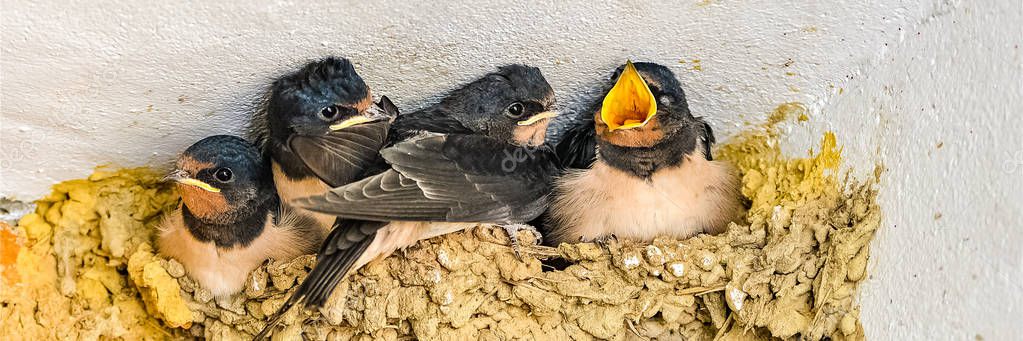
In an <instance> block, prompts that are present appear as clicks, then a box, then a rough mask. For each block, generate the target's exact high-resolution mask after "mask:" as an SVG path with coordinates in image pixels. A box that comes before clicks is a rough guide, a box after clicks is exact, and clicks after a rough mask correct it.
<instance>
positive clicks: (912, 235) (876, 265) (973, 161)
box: [823, 1, 1023, 340]
mask: <svg viewBox="0 0 1023 341" xmlns="http://www.w3.org/2000/svg"><path fill="white" fill-rule="evenodd" d="M906 28H908V30H907V29H906ZM906 28H904V29H903V31H901V32H899V37H900V38H899V40H898V42H897V43H896V44H895V45H893V46H892V48H891V50H890V51H889V52H886V53H884V54H883V57H882V58H881V59H880V60H879V62H878V63H877V64H875V65H873V66H871V67H870V68H868V69H865V70H863V72H862V74H861V75H859V76H858V77H857V78H856V79H855V80H853V81H850V82H849V84H848V86H847V87H846V92H845V95H841V96H836V97H834V98H832V99H831V100H830V101H829V103H828V104H827V105H826V106H825V108H824V116H825V120H823V121H826V122H830V125H831V126H832V128H833V129H836V130H837V131H839V132H840V133H841V132H848V133H846V134H842V135H845V136H846V137H847V138H848V140H847V141H846V143H847V146H846V149H845V151H846V153H847V155H849V156H851V157H852V158H870V157H873V158H876V159H878V160H880V161H881V162H883V163H884V164H885V166H886V167H887V173H885V175H884V176H883V178H882V183H881V197H880V201H881V205H882V207H883V213H884V215H885V219H884V222H883V224H884V225H883V226H882V228H881V230H880V232H879V233H878V235H877V239H876V240H875V241H874V243H873V247H874V248H873V250H874V252H873V255H872V256H873V257H872V259H871V266H870V269H869V272H868V273H869V274H870V278H871V279H870V280H869V281H868V282H867V284H866V285H865V286H864V287H863V289H862V294H861V296H860V298H861V299H860V301H861V303H862V306H863V313H862V318H863V323H864V326H865V327H866V329H867V331H868V336H874V338H875V339H889V340H909V339H918V340H1019V339H1021V338H1023V50H1021V46H1020V45H1023V2H1020V1H1000V2H998V3H995V1H962V2H961V3H960V2H947V3H943V4H941V5H939V6H938V7H937V8H936V9H935V11H933V12H932V13H931V15H928V16H926V17H924V18H921V19H919V21H918V23H917V24H916V25H910V26H907V27H906ZM851 147H853V148H851ZM860 148H862V149H860ZM882 336H883V337H882Z"/></svg>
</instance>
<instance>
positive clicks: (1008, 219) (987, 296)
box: [0, 0, 1023, 339]
mask: <svg viewBox="0 0 1023 341" xmlns="http://www.w3.org/2000/svg"><path fill="white" fill-rule="evenodd" d="M0 18H2V20H0V35H2V43H0V197H9V198H14V199H21V200H32V199H34V198H38V197H40V196H42V195H45V194H46V193H48V188H49V186H50V185H51V184H53V183H55V182H58V181H61V180H66V179H71V178H80V177H83V176H86V175H88V174H89V173H90V172H91V169H92V168H93V167H94V166H95V165H97V164H113V165H117V166H137V165H151V166H157V167H160V166H165V165H167V163H168V162H169V161H170V160H171V159H172V158H173V157H174V155H175V154H176V153H177V152H179V151H180V150H182V149H183V148H185V147H186V146H188V145H189V144H191V143H192V142H194V141H195V140H197V139H199V138H201V137H203V136H206V135H210V134H218V133H239V132H241V129H242V127H243V125H244V124H243V123H244V120H245V119H246V117H247V116H248V114H249V113H250V111H251V109H252V105H251V104H252V103H253V102H254V101H255V98H257V97H258V96H259V95H260V94H261V93H262V92H263V90H264V87H265V85H266V84H267V83H269V81H270V80H271V79H272V78H273V77H275V76H277V75H279V74H281V73H284V72H287V71H288V70H291V69H292V68H295V67H297V66H298V65H300V64H301V63H303V62H305V61H307V60H310V59H313V58H318V57H321V56H324V55H327V54H335V55H341V56H347V57H349V58H352V59H353V61H354V62H355V63H356V67H357V69H358V70H359V72H360V73H361V74H362V75H363V77H364V78H365V79H366V81H367V82H368V83H369V84H370V85H371V86H372V87H373V89H374V92H375V93H376V94H378V95H380V94H386V95H388V96H389V97H391V98H392V99H394V100H395V102H396V103H397V104H398V106H399V107H400V108H402V109H403V110H413V109H415V108H419V107H422V106H425V105H428V104H430V103H432V102H433V101H434V100H436V98H437V96H438V95H440V94H442V93H443V92H444V91H446V90H448V89H451V88H452V87H454V86H456V85H457V84H459V83H462V82H466V81H468V80H470V79H472V78H474V77H476V76H478V75H479V74H482V73H484V72H487V71H490V70H493V69H494V68H495V67H496V66H498V65H501V64H505V63H512V62H519V63H528V64H532V65H535V66H538V67H540V68H541V69H542V70H543V71H544V74H545V75H546V76H547V78H548V79H549V80H550V82H551V84H552V85H553V86H554V88H555V90H556V92H557V96H558V100H559V101H560V103H561V106H562V108H563V109H564V110H565V111H571V110H572V109H573V108H574V107H576V106H577V105H578V104H579V102H580V101H582V100H585V99H586V98H588V97H590V96H591V95H592V90H593V88H594V86H593V85H594V84H596V82H598V81H600V80H602V79H604V78H606V77H607V76H608V74H609V73H610V72H611V70H612V69H613V68H614V67H615V66H616V65H618V64H620V63H622V62H623V61H624V60H625V59H626V58H632V59H633V60H646V61H656V62H659V63H662V64H665V65H670V66H672V67H673V69H674V70H675V72H676V74H677V75H678V76H679V78H680V79H681V80H682V81H683V84H684V86H685V88H686V91H687V95H688V97H689V101H690V106H691V107H692V109H693V112H694V113H695V114H696V115H702V116H706V117H707V118H708V119H709V120H710V122H711V124H712V125H713V126H714V128H715V130H716V131H717V133H718V135H719V139H721V140H724V139H727V137H728V136H729V135H731V134H732V133H734V132H735V131H737V130H738V129H740V128H741V127H743V126H744V124H745V123H746V122H758V121H761V120H762V119H763V118H764V117H765V116H766V113H768V112H769V111H771V109H773V108H774V107H775V106H777V105H778V104H779V103H783V102H790V101H798V102H803V103H806V104H807V105H808V107H809V108H810V109H811V115H810V117H811V119H810V121H809V122H805V123H801V124H793V125H791V126H789V127H788V129H789V132H790V134H789V138H788V141H787V144H786V145H785V146H784V147H785V148H786V149H787V150H790V151H792V152H793V153H796V152H799V153H802V152H805V150H806V148H807V147H809V146H811V145H813V144H814V143H816V142H817V141H818V139H819V137H820V134H821V133H822V132H823V131H826V130H833V131H836V133H837V134H838V136H839V139H840V141H839V142H840V143H841V144H843V145H844V146H845V149H844V152H845V156H846V160H847V163H846V166H848V168H850V169H852V170H853V171H854V173H855V174H857V175H860V176H863V175H864V174H867V173H868V172H869V171H870V170H872V169H873V167H874V165H875V164H877V163H879V162H880V163H883V164H884V165H885V167H886V169H887V171H886V172H885V173H884V176H883V179H882V185H881V188H882V193H881V201H882V205H883V207H884V212H885V215H886V216H885V226H884V227H883V228H882V230H881V231H880V232H879V235H878V237H877V240H876V241H875V243H874V249H873V257H872V265H871V269H872V276H871V279H870V280H869V281H868V282H867V284H866V285H865V288H864V290H863V292H862V295H861V299H862V303H863V306H864V308H863V310H864V312H863V322H864V325H865V327H866V328H867V334H868V336H870V337H872V338H880V339H906V338H914V339H915V338H920V339H964V338H973V337H975V336H978V335H979V336H982V337H984V338H987V339H1009V338H1013V336H1018V335H1021V334H1023V330H1021V328H1023V327H1019V326H1018V325H1019V324H1018V323H1016V322H1017V320H1018V316H1020V310H1021V309H1023V302H1021V301H1023V298H1021V297H1023V294H1020V292H1021V289H1023V288H1021V283H1023V273H1021V272H1023V270H1021V269H1023V266H1021V265H1023V264H1021V263H1023V253H1021V252H1020V251H1019V250H1020V249H1019V248H1018V245H1021V244H1023V235H1021V234H1023V214H1021V213H1020V212H1023V207H1021V205H1023V204H1021V202H1023V200H1021V199H1023V195H1021V192H1023V183H1021V180H1020V179H1021V178H1023V140H1021V137H1020V134H1019V131H1020V128H1023V122H1021V117H1023V116H1021V113H1023V99H1021V96H1023V94H1021V92H1023V90H1021V89H1023V76H1021V73H1023V62H1021V57H1020V50H1019V44H1020V43H1021V42H1023V31H1021V26H1020V25H1019V23H1020V22H1023V5H1020V4H1019V3H1018V2H1014V1H1000V2H998V3H996V2H995V1H983V2H963V1H956V0H944V1H941V0H927V1H847V2H845V3H843V4H836V3H833V2H824V1H812V2H797V3H782V2H778V1H746V2H735V1H724V0H721V1H718V0H710V1H707V0H703V1H695V0H694V1H673V2H667V1H666V2H652V1H627V2H591V1H582V0H570V1H560V2H556V3H548V2H539V1H537V2H532V1H513V2H509V3H503V2H497V1H485V2H483V3H465V2H459V1H438V2H433V3H432V4H418V5H416V4H411V3H408V2H401V1H378V2H356V1H338V2H333V3H326V2H323V3H307V2H301V1H286V0H285V1H254V2H253V1H238V0H229V1H221V2H216V3H211V2H193V3H188V4H171V3H142V2H137V1H126V0H111V1H103V2H98V3H97V2H88V3H86V2H52V1H44V2H37V1H27V0H11V1H5V2H4V4H3V5H2V8H0ZM939 146H940V147H939Z"/></svg>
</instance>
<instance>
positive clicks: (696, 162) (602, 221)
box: [548, 62, 743, 245]
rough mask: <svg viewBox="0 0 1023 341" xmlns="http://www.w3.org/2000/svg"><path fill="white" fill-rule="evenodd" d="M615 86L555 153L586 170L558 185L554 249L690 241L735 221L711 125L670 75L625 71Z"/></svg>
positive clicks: (726, 169)
mask: <svg viewBox="0 0 1023 341" xmlns="http://www.w3.org/2000/svg"><path fill="white" fill-rule="evenodd" d="M612 79H617V81H616V82H615V83H614V85H613V87H611V88H610V90H609V91H607V92H605V93H606V95H605V96H604V97H603V100H602V101H600V102H598V103H597V104H595V105H594V106H593V107H592V110H591V111H589V112H590V113H592V115H593V120H592V121H589V120H586V122H585V123H582V124H580V125H578V126H576V127H575V128H573V129H572V130H570V131H569V132H567V133H566V134H565V137H566V139H564V140H562V141H561V142H559V144H558V147H557V149H558V151H559V156H563V160H565V162H568V163H569V164H568V165H567V166H570V167H572V166H574V167H582V168H583V169H578V170H571V171H568V172H566V174H565V175H564V176H562V177H560V178H559V179H558V180H557V181H556V185H555V194H554V200H553V202H552V203H551V209H550V211H549V215H550V216H549V223H550V226H549V227H548V228H549V229H550V231H549V236H548V238H549V240H551V241H553V242H554V243H555V245H556V243H559V242H577V241H580V240H581V241H592V240H599V239H603V238H606V237H610V236H615V237H624V238H627V239H634V240H640V241H649V240H652V239H654V237H656V236H662V235H665V236H671V237H675V238H688V237H691V236H693V235H695V234H697V233H700V232H706V233H712V234H713V233H719V232H721V231H723V230H724V228H725V227H726V225H727V224H728V222H730V221H733V220H735V219H738V218H739V217H740V216H741V214H742V211H743V208H742V204H741V203H740V193H739V187H738V186H739V180H738V177H737V174H736V173H735V172H734V170H733V169H732V168H731V167H730V166H729V165H727V164H725V163H722V162H717V161H713V159H712V157H711V153H710V147H711V145H712V144H713V143H714V134H713V132H712V131H711V128H710V125H708V124H707V122H705V121H704V120H703V119H702V118H699V117H693V115H692V114H691V113H690V112H689V106H688V104H687V103H686V97H685V93H684V92H683V91H682V87H681V85H680V84H679V82H678V80H677V79H675V75H674V74H673V73H672V72H671V70H669V69H668V68H667V67H664V66H662V65H658V64H654V63H637V64H635V65H634V64H632V62H628V63H626V64H625V65H624V66H622V67H620V68H618V70H617V71H616V72H615V75H614V76H613V77H612ZM590 122H592V125H589V126H587V124H588V123H590ZM586 130H588V131H586ZM573 154H577V155H573ZM578 155H585V156H589V157H588V158H587V157H585V156H583V157H580V156H578ZM594 157H595V159H594Z"/></svg>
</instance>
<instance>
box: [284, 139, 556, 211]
mask: <svg viewBox="0 0 1023 341" xmlns="http://www.w3.org/2000/svg"><path fill="white" fill-rule="evenodd" d="M381 155H382V156H383V157H384V159H386V160H387V162H388V163H390V164H391V169H390V170H387V171H386V172H383V173H381V174H378V175H375V176H372V177H369V178H366V179H363V180H360V181H358V182H355V183H352V184H349V185H346V186H344V187H340V188H336V189H333V190H331V191H329V192H327V193H326V194H324V195H322V196H314V197H309V198H302V199H298V200H296V201H295V204H297V205H298V206H301V207H305V208H307V209H310V210H314V211H319V212H324V213H329V214H335V215H338V216H341V217H345V218H351V219H365V220H375V221H391V220H403V221H447V222H492V223H522V222H527V221H529V220H531V219H533V218H535V217H536V216H538V215H539V214H540V213H541V212H543V210H544V209H545V208H546V206H547V195H548V194H549V193H550V190H551V184H552V180H553V177H554V176H555V175H556V174H557V172H558V168H557V165H556V157H555V156H554V153H553V152H552V151H551V150H550V148H547V147H536V148H523V147H517V146H513V145H509V144H507V143H503V142H500V141H497V140H494V139H491V138H488V137H483V136H477V135H435V136H428V137H422V138H415V139H412V140H409V141H406V142H402V143H398V144H396V145H395V146H394V147H391V148H387V149H384V150H382V151H381Z"/></svg>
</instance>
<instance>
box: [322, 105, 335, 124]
mask: <svg viewBox="0 0 1023 341" xmlns="http://www.w3.org/2000/svg"><path fill="white" fill-rule="evenodd" d="M320 117H322V118H323V119H324V120H327V121H333V120H334V118H335V117H337V107H336V106H333V105H331V106H328V107H324V108H323V109H322V110H320Z"/></svg>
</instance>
